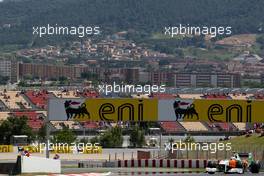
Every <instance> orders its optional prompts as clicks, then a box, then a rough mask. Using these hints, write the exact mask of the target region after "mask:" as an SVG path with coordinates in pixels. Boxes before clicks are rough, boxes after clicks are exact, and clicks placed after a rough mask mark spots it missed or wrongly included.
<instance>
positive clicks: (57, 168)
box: [21, 156, 61, 174]
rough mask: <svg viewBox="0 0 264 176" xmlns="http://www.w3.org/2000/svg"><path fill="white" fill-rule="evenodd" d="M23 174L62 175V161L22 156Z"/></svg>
mask: <svg viewBox="0 0 264 176" xmlns="http://www.w3.org/2000/svg"><path fill="white" fill-rule="evenodd" d="M21 173H22V174H24V173H61V161H60V160H54V159H47V158H41V157H34V156H30V157H26V156H22V157H21Z"/></svg>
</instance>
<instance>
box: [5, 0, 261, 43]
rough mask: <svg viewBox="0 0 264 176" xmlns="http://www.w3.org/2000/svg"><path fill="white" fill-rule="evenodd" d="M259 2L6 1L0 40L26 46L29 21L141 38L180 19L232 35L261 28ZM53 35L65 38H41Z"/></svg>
mask: <svg viewBox="0 0 264 176" xmlns="http://www.w3.org/2000/svg"><path fill="white" fill-rule="evenodd" d="M263 7H264V1H262V0H251V1H248V0H240V1H235V0H221V1H219V0H199V1H197V0H166V1H162V3H161V1H160V0H137V1H135V0H20V1H18V0H15V1H14V0H4V1H3V2H0V45H8V44H20V45H27V44H29V43H31V42H32V40H36V39H35V38H33V37H32V35H31V33H32V26H41V25H47V24H62V25H80V24H82V25H100V26H101V27H102V28H103V30H104V34H107V33H112V32H116V31H119V30H128V29H135V30H136V31H138V32H139V33H140V37H149V36H151V35H152V33H154V32H161V31H162V30H163V28H164V26H168V25H177V24H179V23H182V24H191V25H199V26H202V25H214V26H221V25H222V26H231V27H232V32H233V33H234V34H242V33H259V32H261V29H262V28H263V25H264V24H263V21H264V16H263V15H262V13H263ZM7 24H8V25H9V24H10V25H11V27H5V26H6V25H7ZM38 40H39V39H38ZM54 40H56V41H60V40H62V41H64V40H65V39H64V38H44V39H42V41H41V42H43V41H46V42H47V41H54ZM70 40H71V39H70Z"/></svg>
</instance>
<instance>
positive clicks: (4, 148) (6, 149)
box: [0, 145, 13, 153]
mask: <svg viewBox="0 0 264 176" xmlns="http://www.w3.org/2000/svg"><path fill="white" fill-rule="evenodd" d="M12 152H13V146H12V145H0V153H12Z"/></svg>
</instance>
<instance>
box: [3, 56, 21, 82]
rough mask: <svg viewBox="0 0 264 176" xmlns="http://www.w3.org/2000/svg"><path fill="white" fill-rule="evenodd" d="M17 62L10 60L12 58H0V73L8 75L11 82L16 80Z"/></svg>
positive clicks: (4, 75)
mask: <svg viewBox="0 0 264 176" xmlns="http://www.w3.org/2000/svg"><path fill="white" fill-rule="evenodd" d="M17 70H18V63H17V62H14V61H12V59H1V58H0V75H1V76H3V77H8V78H9V80H10V82H11V83H14V82H17V80H18V72H17Z"/></svg>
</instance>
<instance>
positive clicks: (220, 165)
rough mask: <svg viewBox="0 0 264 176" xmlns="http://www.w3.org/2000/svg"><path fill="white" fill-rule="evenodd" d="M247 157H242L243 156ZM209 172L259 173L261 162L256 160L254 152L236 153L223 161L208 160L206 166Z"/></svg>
mask: <svg viewBox="0 0 264 176" xmlns="http://www.w3.org/2000/svg"><path fill="white" fill-rule="evenodd" d="M242 157H243V158H245V159H243V160H242V159H241V158H242ZM205 170H206V172H207V173H209V174H214V173H215V172H224V173H236V174H243V173H244V172H245V171H250V172H251V173H259V170H260V163H259V162H258V161H254V159H253V156H252V153H235V154H234V156H232V157H231V158H230V159H226V160H221V161H219V162H218V161H213V160H211V161H208V162H207V166H206V168H205Z"/></svg>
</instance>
